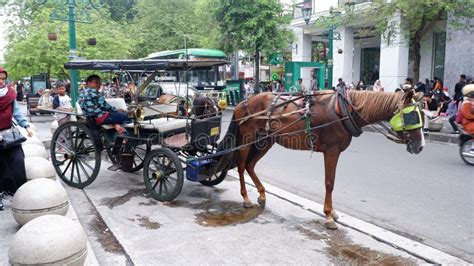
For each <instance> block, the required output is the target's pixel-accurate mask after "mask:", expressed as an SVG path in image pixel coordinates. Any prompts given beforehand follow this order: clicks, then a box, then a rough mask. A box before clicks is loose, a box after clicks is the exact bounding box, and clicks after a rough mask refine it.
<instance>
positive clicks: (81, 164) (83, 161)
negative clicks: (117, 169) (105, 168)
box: [50, 121, 101, 188]
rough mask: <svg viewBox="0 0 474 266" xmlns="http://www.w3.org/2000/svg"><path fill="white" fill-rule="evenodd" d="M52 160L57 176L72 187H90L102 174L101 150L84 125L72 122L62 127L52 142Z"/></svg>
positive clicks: (55, 133)
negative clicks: (100, 172) (100, 173)
mask: <svg viewBox="0 0 474 266" xmlns="http://www.w3.org/2000/svg"><path fill="white" fill-rule="evenodd" d="M50 151H51V160H52V163H53V166H54V168H55V170H56V173H57V174H58V176H59V177H60V178H61V179H62V180H63V181H64V182H65V183H66V184H68V185H69V186H71V187H75V188H84V187H86V186H88V185H90V184H91V183H92V182H93V181H94V180H95V178H96V177H97V175H98V174H99V170H100V163H101V158H100V150H99V149H98V147H97V144H96V141H95V140H94V139H93V138H92V133H91V131H90V129H89V128H87V127H86V126H85V125H84V124H82V123H79V122H75V121H71V122H67V123H64V124H63V125H61V126H59V127H58V129H57V130H56V131H55V132H54V135H53V138H52V139H51V149H50Z"/></svg>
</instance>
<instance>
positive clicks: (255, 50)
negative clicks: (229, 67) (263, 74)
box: [214, 0, 293, 82]
mask: <svg viewBox="0 0 474 266" xmlns="http://www.w3.org/2000/svg"><path fill="white" fill-rule="evenodd" d="M215 3H216V6H217V8H215V10H214V14H215V16H216V21H217V23H218V25H219V27H220V29H221V32H222V35H223V43H224V49H225V50H226V51H228V52H233V51H237V50H245V51H247V52H248V53H250V54H254V55H255V62H257V63H258V61H259V60H258V59H257V58H259V54H260V52H267V53H269V52H272V51H275V50H284V49H285V48H286V47H287V46H288V43H289V42H290V41H291V40H292V38H293V35H292V32H291V31H290V30H288V29H287V28H286V27H287V25H289V23H290V20H291V17H290V16H289V14H285V13H284V12H283V7H282V5H281V4H280V3H279V2H278V1H277V0H215ZM256 69H258V64H257V65H256ZM256 74H257V75H256V79H257V82H258V71H256Z"/></svg>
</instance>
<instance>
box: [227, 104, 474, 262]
mask: <svg viewBox="0 0 474 266" xmlns="http://www.w3.org/2000/svg"><path fill="white" fill-rule="evenodd" d="M230 118H231V114H230V112H228V113H226V116H225V117H224V120H225V121H229V120H230ZM224 127H225V130H226V127H227V126H224ZM458 149H459V148H458V146H456V145H453V144H442V143H434V142H427V145H426V147H425V149H424V151H423V152H422V153H421V154H419V155H411V154H409V153H408V152H406V150H405V147H404V146H401V145H398V144H394V143H392V142H389V141H388V140H386V139H385V138H384V137H383V136H381V135H380V134H376V133H369V132H366V133H364V134H363V135H362V136H361V137H359V138H356V139H354V140H353V141H352V144H351V145H350V146H349V148H348V150H346V151H345V152H344V153H342V155H341V158H340V160H339V164H338V167H337V173H336V185H335V188H334V192H333V203H334V207H335V209H336V210H340V211H343V212H345V213H347V214H349V215H352V216H354V217H357V218H359V219H362V220H365V221H367V222H370V223H373V224H376V225H378V226H380V227H383V228H385V229H388V230H391V231H393V232H396V233H399V234H401V235H404V236H406V237H409V238H411V239H414V240H416V241H420V242H422V243H424V244H426V245H429V246H432V247H435V248H437V249H440V250H442V251H445V252H447V253H450V254H452V255H455V256H458V257H461V258H463V259H465V260H468V261H470V262H473V261H474V222H473V221H474V206H473V203H474V194H473V191H474V174H473V173H474V172H473V170H474V168H472V166H468V165H466V164H464V163H463V162H462V161H461V158H460V157H459V150H458ZM256 171H257V174H258V175H259V176H260V178H261V179H262V180H263V181H265V182H268V183H270V184H272V185H275V186H278V187H280V188H282V189H285V190H287V191H290V192H293V193H295V194H297V195H299V196H302V197H305V198H307V199H310V200H313V201H316V202H318V203H323V199H324V194H325V190H324V162H323V156H322V154H320V153H311V152H304V151H294V150H288V149H285V148H283V147H281V146H279V145H275V146H274V147H273V148H272V149H271V150H270V151H269V152H268V153H267V155H266V156H265V157H264V158H263V159H262V160H261V161H260V162H259V163H258V164H257V167H256ZM248 181H251V180H248ZM271 204H272V203H271V202H267V205H270V206H271Z"/></svg>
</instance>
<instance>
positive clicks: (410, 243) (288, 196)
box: [228, 170, 470, 265]
mask: <svg viewBox="0 0 474 266" xmlns="http://www.w3.org/2000/svg"><path fill="white" fill-rule="evenodd" d="M228 175H229V176H230V177H232V178H235V179H239V178H238V173H237V171H236V170H230V171H229V172H228ZM245 177H247V178H250V176H249V175H247V174H245ZM245 183H246V184H247V185H249V186H252V187H255V185H254V184H252V183H249V182H245ZM262 184H263V185H264V186H265V191H266V192H267V193H269V194H272V195H274V196H276V197H278V198H280V199H283V200H286V201H288V202H290V203H293V204H295V205H298V206H300V207H301V208H303V209H305V210H308V211H310V212H313V213H315V214H317V215H319V216H322V217H326V216H325V214H324V213H323V211H322V210H323V205H321V204H319V203H316V202H313V201H311V200H308V199H305V198H303V197H300V196H298V195H295V194H293V193H291V192H288V191H286V190H283V189H281V188H278V187H276V186H273V185H271V184H269V183H266V182H262ZM337 213H338V215H339V219H338V220H337V223H338V224H341V225H343V226H345V227H349V228H351V229H354V230H356V231H359V232H361V233H364V234H366V235H369V236H371V237H372V238H374V239H376V240H378V241H380V242H383V243H386V244H388V245H390V246H392V247H395V248H397V249H399V250H402V251H405V252H407V253H408V254H410V255H413V256H415V257H418V258H420V259H423V260H425V261H427V262H428V263H434V264H444V265H470V263H469V262H467V261H464V260H462V259H460V258H457V257H454V256H452V255H450V254H447V253H445V252H442V251H440V250H437V249H435V248H432V247H429V246H427V245H424V244H422V243H419V242H416V241H414V240H411V239H408V238H406V237H403V236H400V235H397V234H395V233H393V232H391V231H388V230H386V229H383V228H381V227H378V226H376V225H373V224H370V223H368V222H365V221H363V220H360V219H357V218H355V217H352V216H350V215H347V214H345V213H342V212H340V211H338V212H337Z"/></svg>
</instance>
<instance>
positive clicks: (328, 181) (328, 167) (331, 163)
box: [324, 148, 340, 229]
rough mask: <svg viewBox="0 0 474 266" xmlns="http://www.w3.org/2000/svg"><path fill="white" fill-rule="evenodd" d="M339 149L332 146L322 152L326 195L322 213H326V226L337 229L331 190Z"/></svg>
mask: <svg viewBox="0 0 474 266" xmlns="http://www.w3.org/2000/svg"><path fill="white" fill-rule="evenodd" d="M339 154H340V152H339V150H338V149H337V148H333V149H330V150H327V151H325V152H324V170H325V187H326V197H325V198H324V214H326V222H325V225H326V228H328V229H337V225H336V222H335V220H336V219H337V218H338V217H337V215H336V213H335V211H334V209H333V207H332V190H333V188H334V181H335V179H336V166H337V161H338V159H339Z"/></svg>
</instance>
